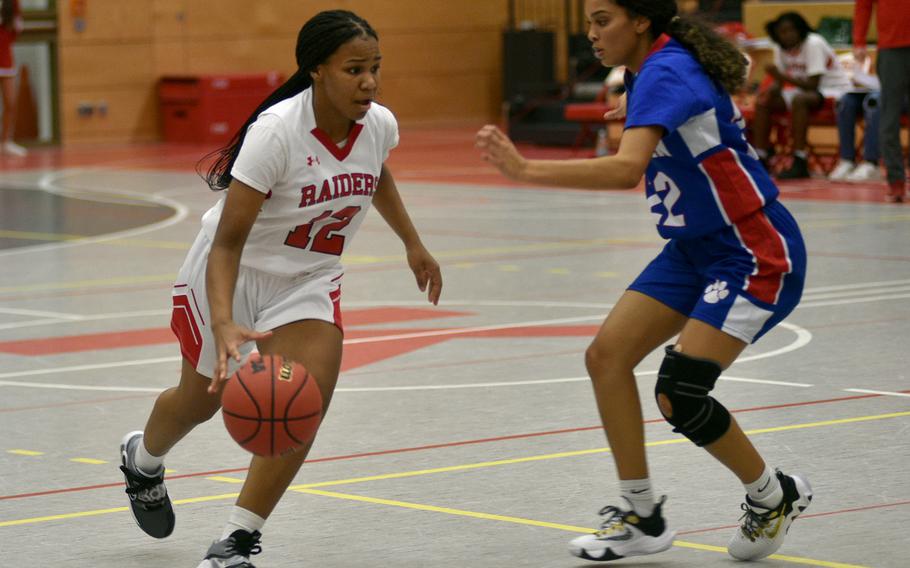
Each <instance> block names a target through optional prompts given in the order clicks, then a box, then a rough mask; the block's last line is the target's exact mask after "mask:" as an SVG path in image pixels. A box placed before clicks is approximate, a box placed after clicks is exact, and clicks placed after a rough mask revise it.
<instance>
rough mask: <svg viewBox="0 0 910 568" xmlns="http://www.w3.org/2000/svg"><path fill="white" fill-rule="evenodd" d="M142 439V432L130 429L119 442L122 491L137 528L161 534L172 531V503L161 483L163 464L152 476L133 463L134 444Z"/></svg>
mask: <svg viewBox="0 0 910 568" xmlns="http://www.w3.org/2000/svg"><path fill="white" fill-rule="evenodd" d="M141 443H142V432H141V431H136V432H130V433H129V434H127V435H126V436H124V437H123V441H122V442H120V462H121V465H120V471H122V472H123V476H124V478H126V494H127V495H129V496H130V509H131V510H132V512H133V518H134V519H136V524H137V525H139V528H140V529H142V530H143V531H145V533H146V534H148V535H149V536H153V537H155V538H164V537H166V536H168V535H170V534H171V533H172V532H174V523H175V520H174V507H173V506H172V505H171V498H170V497H168V495H167V488H166V487H165V486H164V466H161V469H160V470H158V472H157V473H155V475H153V476H149V475H146V474H145V473H144V472H143V471H141V470H140V469H139V468H138V467H136V464H135V463H134V458H133V456H135V455H136V446H137V445H138V444H141Z"/></svg>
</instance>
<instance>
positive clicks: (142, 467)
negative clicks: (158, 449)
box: [133, 436, 164, 477]
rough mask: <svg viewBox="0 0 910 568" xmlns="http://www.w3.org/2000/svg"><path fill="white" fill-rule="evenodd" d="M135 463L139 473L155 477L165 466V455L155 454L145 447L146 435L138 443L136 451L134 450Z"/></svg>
mask: <svg viewBox="0 0 910 568" xmlns="http://www.w3.org/2000/svg"><path fill="white" fill-rule="evenodd" d="M133 463H134V464H135V465H136V467H137V468H138V469H139V473H142V474H145V475H147V476H149V477H154V476H155V475H156V474H157V473H158V472H159V471H160V470H161V468H162V466H164V456H153V455H152V454H150V453H149V451H148V450H147V449H145V436H143V437H142V440H140V441H139V443H138V444H136V451H135V452H133Z"/></svg>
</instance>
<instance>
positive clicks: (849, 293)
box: [803, 285, 910, 302]
mask: <svg viewBox="0 0 910 568" xmlns="http://www.w3.org/2000/svg"><path fill="white" fill-rule="evenodd" d="M900 292H910V285H905V286H893V287H889V288H887V289H878V290H865V289H858V290H838V291H833V292H826V293H823V294H817V293H816V294H807V297H804V298H803V300H808V301H811V302H814V301H817V300H830V299H832V298H850V297H853V296H863V295H866V294H870V293H873V294H878V295H879V296H880V295H882V294H897V293H900Z"/></svg>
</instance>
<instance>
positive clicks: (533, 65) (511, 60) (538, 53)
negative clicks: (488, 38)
mask: <svg viewBox="0 0 910 568" xmlns="http://www.w3.org/2000/svg"><path fill="white" fill-rule="evenodd" d="M555 43H556V34H554V33H553V32H549V31H542V30H510V31H506V32H504V33H503V37H502V96H503V99H504V100H511V99H512V98H514V97H515V96H517V95H523V96H526V97H527V96H531V97H533V96H539V95H544V94H547V93H548V92H550V91H552V89H553V87H554V85H555V83H556V73H555V69H554V65H555Z"/></svg>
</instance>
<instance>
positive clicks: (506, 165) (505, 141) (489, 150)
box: [474, 124, 527, 179]
mask: <svg viewBox="0 0 910 568" xmlns="http://www.w3.org/2000/svg"><path fill="white" fill-rule="evenodd" d="M474 145H475V146H476V147H477V148H478V149H479V150H480V157H481V158H483V160H484V161H487V162H490V163H491V164H493V165H494V166H496V168H497V169H499V171H500V172H502V173H503V174H504V175H506V176H508V177H510V178H512V179H518V177H519V176H520V174H521V172H522V170H524V168H525V166H526V165H527V160H526V159H525V158H524V156H522V155H521V154H520V153H519V152H518V149H517V148H516V147H515V144H513V143H512V141H511V140H509V137H508V136H506V135H505V133H504V132H503V131H502V130H500V129H499V128H498V127H496V126H494V125H492V124H488V125H486V126H484V127H483V128H481V129H480V130H479V131H478V132H477V136H476V137H475V142H474Z"/></svg>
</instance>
